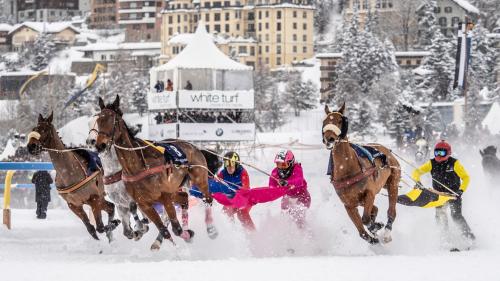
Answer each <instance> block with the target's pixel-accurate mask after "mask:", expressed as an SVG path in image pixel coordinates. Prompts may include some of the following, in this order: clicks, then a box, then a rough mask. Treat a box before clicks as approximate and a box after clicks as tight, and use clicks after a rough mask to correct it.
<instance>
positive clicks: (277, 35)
mask: <svg viewBox="0 0 500 281" xmlns="http://www.w3.org/2000/svg"><path fill="white" fill-rule="evenodd" d="M276 42H277V43H281V34H276Z"/></svg>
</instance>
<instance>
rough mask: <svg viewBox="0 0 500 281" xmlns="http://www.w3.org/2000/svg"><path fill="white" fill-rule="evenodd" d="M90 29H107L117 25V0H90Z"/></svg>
mask: <svg viewBox="0 0 500 281" xmlns="http://www.w3.org/2000/svg"><path fill="white" fill-rule="evenodd" d="M90 10H91V12H90V24H89V28H91V29H109V28H115V27H117V26H118V2H117V0H92V2H91V3H90Z"/></svg>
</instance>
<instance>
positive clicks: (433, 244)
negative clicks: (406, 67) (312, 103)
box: [0, 111, 500, 281]
mask: <svg viewBox="0 0 500 281" xmlns="http://www.w3.org/2000/svg"><path fill="white" fill-rule="evenodd" d="M320 117H321V113H319V111H313V112H308V113H307V114H306V115H305V116H303V117H302V118H301V119H295V120H294V122H295V125H291V124H290V125H287V126H288V127H286V129H283V130H280V131H279V132H276V133H265V134H258V142H259V143H266V144H270V145H271V144H286V143H289V142H291V141H296V143H300V144H309V145H311V146H304V145H301V146H300V149H299V146H298V145H297V146H296V149H295V150H294V152H295V154H296V158H297V160H298V161H299V162H301V163H302V165H303V168H304V173H305V176H306V179H307V181H308V183H309V190H310V192H311V194H312V206H311V209H310V210H309V213H308V231H306V232H305V233H302V232H300V231H298V230H297V229H296V228H295V225H294V224H293V223H292V222H290V221H289V219H288V218H287V216H286V215H283V214H281V213H280V207H279V205H280V203H279V200H278V201H276V202H272V203H268V204H262V205H257V206H255V207H254V208H253V209H252V211H251V214H252V217H253V218H254V221H255V223H256V226H257V232H256V233H253V234H245V233H244V231H243V230H242V228H241V226H240V224H239V223H238V222H236V223H235V224H233V223H231V222H230V221H229V220H228V219H227V218H226V217H225V216H224V215H223V214H222V213H221V211H220V209H221V207H220V206H219V205H215V206H214V217H215V222H216V225H217V227H218V229H219V232H220V235H219V237H218V238H217V239H216V240H210V239H209V238H208V237H207V235H206V233H205V230H204V223H203V212H202V210H201V207H200V206H199V205H198V206H195V207H194V208H193V209H192V210H191V212H190V214H191V222H190V224H191V226H192V229H193V230H194V231H195V232H196V236H195V239H194V242H193V243H192V244H186V243H183V242H182V241H181V240H179V239H176V242H177V248H174V247H173V246H172V245H169V244H168V243H165V244H164V245H163V248H162V249H161V250H160V251H159V252H157V253H152V252H150V251H149V246H150V244H151V242H152V241H153V239H154V237H155V236H156V234H157V232H156V231H155V229H153V228H152V230H151V231H150V232H149V233H148V234H147V235H146V236H145V237H144V238H143V239H142V240H141V241H139V242H134V241H130V240H127V239H125V238H124V237H123V236H122V235H121V234H120V232H121V226H120V228H119V230H120V231H117V232H115V233H116V238H117V239H116V241H115V242H113V243H112V244H108V243H107V242H105V241H104V240H105V237H102V240H101V241H100V242H95V241H93V240H91V238H90V236H89V235H88V234H87V232H86V230H85V228H84V226H83V225H82V223H81V222H80V221H79V219H78V218H77V217H76V216H75V215H73V214H72V213H71V212H70V211H68V210H67V209H50V210H49V212H48V219H47V220H46V221H40V220H36V219H35V215H34V210H17V209H15V210H12V213H13V229H12V230H7V229H5V228H3V227H1V228H0V276H1V279H0V280H29V281H32V280H51V281H55V280H72V281H73V280H75V281H78V280H85V281H88V280H103V279H110V280H148V281H149V280H183V281H189V280H206V281H209V280H217V281H222V280H231V281H234V280H239V281H244V280H252V281H255V280H273V281H274V280H287V281H291V280H301V281H304V280H314V281H315V280H384V281H390V280H398V281H400V280H419V281H421V280H453V281H459V280H500V268H499V267H498V261H499V260H500V234H499V232H498V225H497V224H498V222H499V217H498V214H499V213H500V204H498V200H499V199H500V189H498V187H496V186H489V185H488V184H487V181H486V180H484V179H483V174H482V171H481V165H480V157H479V153H478V147H475V146H463V147H459V146H458V145H456V146H455V147H454V148H455V149H454V151H455V155H456V156H457V157H458V158H460V159H461V161H462V162H463V164H464V166H465V167H466V168H467V169H468V170H469V172H470V174H471V176H472V180H471V184H470V187H469V190H468V191H467V192H466V193H465V195H464V215H465V217H466V218H467V220H468V221H469V224H470V225H471V227H472V229H473V231H474V233H475V234H476V236H477V243H476V244H477V246H476V247H475V249H473V250H471V251H466V252H458V253H450V252H449V251H448V250H449V249H448V247H449V246H443V245H442V244H441V243H440V239H439V235H438V229H437V227H436V226H435V223H434V210H433V209H421V208H416V207H405V206H398V217H397V219H396V222H395V224H394V231H393V239H394V241H393V242H392V243H390V244H387V245H383V246H380V245H379V246H370V245H367V244H366V243H365V242H364V241H363V240H361V239H360V238H359V237H358V234H357V231H356V230H355V228H354V226H353V224H352V223H351V221H350V220H349V218H348V217H347V214H346V212H345V210H344V208H343V206H342V204H341V202H340V200H339V199H338V197H337V195H336V194H335V193H334V192H333V188H332V186H331V185H330V183H329V180H328V177H327V176H325V170H326V165H327V159H328V152H327V151H326V150H325V149H324V148H323V147H321V136H320V131H321V130H320V127H319V126H320V124H321V122H316V121H314V122H313V121H311V120H316V119H317V118H320ZM81 123H82V124H81V125H83V124H84V123H85V122H83V121H82V122H81ZM85 124H86V123H85ZM379 141H382V142H384V143H389V141H388V140H386V138H380V137H379ZM389 144H390V143H389ZM244 150H245V151H242V155H244V156H243V159H242V160H243V161H245V162H249V163H254V164H255V165H257V166H258V167H260V168H262V169H264V170H266V171H270V170H271V169H272V167H273V161H272V160H273V158H274V154H275V153H276V152H277V150H278V148H277V147H270V148H264V149H255V150H251V149H244ZM404 169H405V171H406V172H408V173H409V172H411V169H410V168H409V167H404ZM248 171H249V172H250V177H251V185H252V186H264V185H266V184H267V177H266V176H265V175H263V174H261V173H259V172H257V171H255V170H253V169H251V168H249V169H248ZM407 190H408V188H406V187H404V188H403V189H402V192H404V191H407ZM377 205H378V206H379V209H380V212H379V219H380V220H381V221H384V222H385V220H386V216H385V210H386V208H387V198H386V197H384V196H378V198H377ZM289 249H294V251H295V253H293V254H291V253H290V251H289ZM101 250H102V254H99V251H101Z"/></svg>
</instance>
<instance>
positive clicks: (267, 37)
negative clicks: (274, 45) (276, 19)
mask: <svg viewBox="0 0 500 281" xmlns="http://www.w3.org/2000/svg"><path fill="white" fill-rule="evenodd" d="M266 42H269V34H266Z"/></svg>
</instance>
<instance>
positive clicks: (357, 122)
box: [348, 100, 375, 138]
mask: <svg viewBox="0 0 500 281" xmlns="http://www.w3.org/2000/svg"><path fill="white" fill-rule="evenodd" d="M350 108H351V109H350V110H348V111H349V117H350V118H349V122H350V124H349V125H350V126H349V128H350V130H351V131H352V132H353V133H357V134H358V135H360V136H361V137H362V138H364V137H365V136H373V135H374V134H375V128H374V127H373V124H372V120H373V118H372V117H371V116H372V115H373V114H372V109H371V107H370V105H369V104H368V103H367V102H366V101H364V100H363V101H362V102H361V103H359V104H353V105H352V106H351V107H350Z"/></svg>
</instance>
